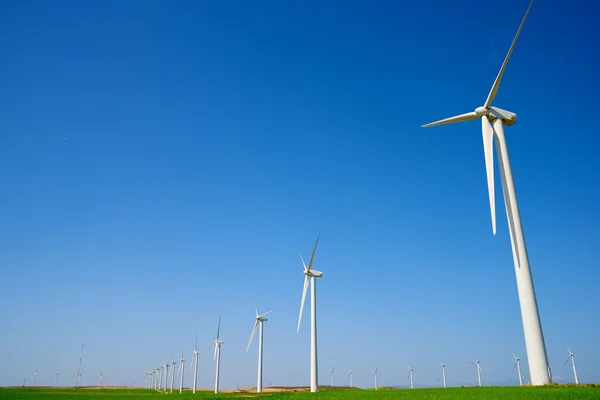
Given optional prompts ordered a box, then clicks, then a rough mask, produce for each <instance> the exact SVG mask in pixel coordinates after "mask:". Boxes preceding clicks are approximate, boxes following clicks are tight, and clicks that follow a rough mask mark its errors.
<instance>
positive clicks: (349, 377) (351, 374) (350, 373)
mask: <svg viewBox="0 0 600 400" xmlns="http://www.w3.org/2000/svg"><path fill="white" fill-rule="evenodd" d="M353 375H354V373H353V372H352V370H350V372H349V373H348V379H349V380H350V387H354V386H352V376H353Z"/></svg>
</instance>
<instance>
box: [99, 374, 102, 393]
mask: <svg viewBox="0 0 600 400" xmlns="http://www.w3.org/2000/svg"><path fill="white" fill-rule="evenodd" d="M98 387H99V388H100V389H102V374H100V382H98Z"/></svg>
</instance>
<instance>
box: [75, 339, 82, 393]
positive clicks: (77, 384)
mask: <svg viewBox="0 0 600 400" xmlns="http://www.w3.org/2000/svg"><path fill="white" fill-rule="evenodd" d="M82 358H83V343H82V344H81V350H80V353H79V364H78V365H77V380H76V383H75V387H76V388H78V387H79V384H80V383H81V359H82Z"/></svg>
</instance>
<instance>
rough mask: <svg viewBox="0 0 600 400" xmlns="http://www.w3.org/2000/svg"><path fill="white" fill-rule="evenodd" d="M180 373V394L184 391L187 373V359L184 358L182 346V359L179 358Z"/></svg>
mask: <svg viewBox="0 0 600 400" xmlns="http://www.w3.org/2000/svg"><path fill="white" fill-rule="evenodd" d="M179 373H180V374H181V380H180V381H179V394H181V392H183V375H184V374H185V359H184V358H183V347H182V348H181V360H179Z"/></svg>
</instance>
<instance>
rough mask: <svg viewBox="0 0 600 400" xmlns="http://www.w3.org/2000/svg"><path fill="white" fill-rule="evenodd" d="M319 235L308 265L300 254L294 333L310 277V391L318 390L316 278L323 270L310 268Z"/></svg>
mask: <svg viewBox="0 0 600 400" xmlns="http://www.w3.org/2000/svg"><path fill="white" fill-rule="evenodd" d="M320 237H321V235H319V236H317V241H316V243H315V247H314V248H313V252H312V255H311V256H310V261H309V262H308V267H307V266H306V264H305V263H304V259H303V258H302V255H300V259H301V260H302V265H303V266H304V275H305V277H304V289H302V301H301V303H300V315H299V316H298V329H297V330H296V333H298V332H300V322H301V321H302V311H303V310H304V300H305V299H306V289H308V283H309V278H310V283H311V285H310V391H311V392H318V391H319V367H318V363H317V278H321V277H322V276H323V272H321V271H315V270H313V269H312V265H313V261H314V258H315V252H316V251H317V245H318V244H319V238H320Z"/></svg>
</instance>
